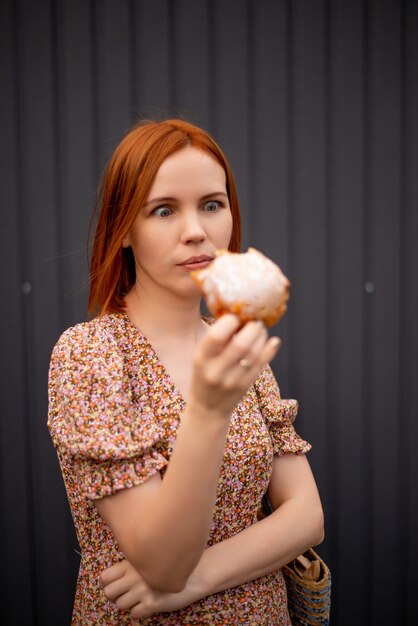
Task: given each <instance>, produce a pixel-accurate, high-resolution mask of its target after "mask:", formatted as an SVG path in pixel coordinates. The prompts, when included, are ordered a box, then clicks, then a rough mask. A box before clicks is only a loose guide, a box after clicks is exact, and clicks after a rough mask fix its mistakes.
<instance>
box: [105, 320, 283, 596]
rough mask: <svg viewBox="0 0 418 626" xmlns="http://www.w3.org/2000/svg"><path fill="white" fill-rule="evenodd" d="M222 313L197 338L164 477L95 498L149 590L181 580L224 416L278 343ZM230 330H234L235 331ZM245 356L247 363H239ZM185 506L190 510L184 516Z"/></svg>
mask: <svg viewBox="0 0 418 626" xmlns="http://www.w3.org/2000/svg"><path fill="white" fill-rule="evenodd" d="M238 326H239V322H238V319H237V318H236V317H235V316H232V315H225V316H223V317H222V318H221V319H220V320H218V321H217V322H215V324H213V326H211V327H210V328H209V330H208V331H207V334H206V336H205V337H204V339H203V340H202V342H201V343H200V344H199V346H198V349H197V352H196V358H195V363H194V370H193V379H192V384H191V389H190V394H189V398H188V402H187V406H186V409H185V411H184V414H183V416H182V420H181V425H180V427H179V429H178V434H177V438H176V444H175V448H174V451H173V454H172V456H171V458H170V462H169V464H168V468H167V471H166V473H165V476H164V479H163V480H161V479H160V476H159V475H154V476H153V477H152V478H150V479H149V480H147V481H146V482H145V483H144V484H142V485H139V486H136V487H132V488H130V489H124V490H121V491H120V492H118V493H117V494H115V495H112V496H109V497H106V498H103V499H101V500H96V501H95V505H96V507H97V509H98V511H99V513H100V515H101V516H102V517H103V519H104V520H105V522H106V523H107V524H108V526H109V527H110V529H111V530H112V533H113V535H114V536H115V538H116V540H117V542H118V544H119V546H120V549H121V550H122V551H123V552H124V554H125V555H126V556H127V558H128V560H129V561H130V562H131V563H132V565H133V566H134V567H135V568H136V569H137V571H138V572H139V573H140V575H141V576H142V578H143V579H144V580H145V581H146V583H147V584H148V585H149V586H150V587H151V588H153V589H155V590H160V591H170V592H176V591H180V590H181V589H183V588H184V586H185V585H186V582H187V580H188V578H189V576H190V574H191V572H192V571H193V570H194V568H195V567H196V565H197V563H198V562H199V560H200V558H201V555H202V552H203V551H204V549H205V546H206V543H207V539H208V536H209V531H210V525H211V521H212V515H213V508H214V504H215V499H216V491H217V483H218V478H219V470H220V466H221V463H222V459H223V454H224V447H225V441H226V435H227V432H228V428H229V419H230V415H231V413H232V411H233V408H234V406H235V405H236V404H237V402H238V401H239V400H240V399H241V397H242V396H243V395H244V393H245V392H246V390H247V389H248V388H249V387H250V386H251V384H252V383H253V382H254V380H255V379H256V377H257V375H258V374H259V372H260V370H261V369H262V367H263V366H264V364H265V363H266V362H268V361H270V360H271V359H272V358H273V357H274V355H275V353H276V352H277V348H278V341H277V340H275V338H273V339H268V337H267V333H266V330H265V329H264V327H263V326H262V325H261V324H259V323H254V322H250V323H248V324H247V325H246V326H245V327H244V328H243V329H241V330H240V331H238V332H236V331H237V329H238ZM235 333H236V334H235ZM244 357H245V358H246V359H247V360H248V361H249V362H250V363H252V364H253V365H252V367H251V368H249V369H245V370H244V369H243V368H242V367H240V366H239V361H240V359H242V358H244ZM185 511H191V512H192V514H190V515H185V514H184V513H185Z"/></svg>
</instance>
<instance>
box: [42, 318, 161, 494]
mask: <svg viewBox="0 0 418 626" xmlns="http://www.w3.org/2000/svg"><path fill="white" fill-rule="evenodd" d="M124 370H125V368H124V360H123V354H122V352H121V350H120V349H119V348H118V346H117V344H116V341H115V339H114V338H113V337H112V335H111V334H110V333H106V331H105V329H100V328H97V326H95V325H94V322H89V323H85V324H78V325H77V326H74V327H72V328H70V329H68V330H67V331H66V332H65V333H63V335H62V336H61V338H60V339H59V341H58V343H57V344H56V346H55V348H54V350H53V352H52V356H51V363H50V370H49V385H48V391H49V411H48V428H49V430H50V433H51V436H52V440H53V442H54V445H55V447H56V449H57V451H58V455H59V457H60V460H62V462H64V463H72V467H73V470H74V472H75V474H76V480H77V488H78V489H80V490H81V493H82V496H83V497H85V498H89V499H96V498H102V497H104V496H108V495H111V494H113V493H115V492H116V491H118V490H120V489H124V488H127V487H132V486H134V485H138V484H141V483H143V482H145V481H146V480H147V479H148V478H150V477H151V476H152V475H153V474H155V473H156V472H157V471H159V470H161V469H162V468H163V467H165V466H166V465H167V460H166V458H165V457H164V456H163V455H162V454H161V452H160V451H159V450H158V448H159V444H161V442H162V439H163V437H164V431H163V429H162V427H161V426H160V425H159V424H158V423H157V421H156V420H155V417H154V415H153V413H152V411H151V409H150V407H149V406H148V405H147V402H146V401H143V402H139V403H137V404H136V405H135V404H133V402H132V390H131V385H130V381H129V378H128V376H127V374H126V373H125V371H124Z"/></svg>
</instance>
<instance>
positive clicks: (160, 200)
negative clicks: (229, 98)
mask: <svg viewBox="0 0 418 626" xmlns="http://www.w3.org/2000/svg"><path fill="white" fill-rule="evenodd" d="M231 233H232V215H231V210H230V207H229V201H228V195H227V191H226V175H225V171H224V169H223V168H222V166H221V165H220V164H219V163H218V162H217V161H216V160H215V159H213V158H212V157H211V156H210V155H209V154H208V153H206V152H204V151H202V150H199V149H198V148H194V147H192V146H187V147H186V148H183V149H181V150H179V151H178V152H175V153H174V154H172V155H170V156H169V157H167V159H166V160H165V161H164V162H163V163H162V165H161V167H160V169H159V170H158V172H157V176H156V177H155V180H154V183H153V185H152V188H151V190H150V193H149V196H148V199H147V201H146V203H145V205H144V206H143V207H141V208H140V210H139V212H138V215H137V217H136V220H135V222H134V224H133V226H132V228H131V230H130V231H129V233H128V236H127V237H126V238H125V239H124V242H123V245H124V246H131V247H132V250H133V254H134V257H135V267H136V281H137V286H138V287H139V288H140V289H141V288H143V289H145V290H147V293H149V292H150V291H149V290H150V289H152V290H153V291H154V292H155V290H164V291H165V290H169V291H171V292H173V293H175V294H176V295H178V296H181V297H184V296H194V297H196V296H197V295H198V288H197V286H196V285H195V283H194V282H193V280H192V279H191V277H190V272H191V271H192V270H193V269H199V268H202V267H206V265H208V264H209V263H210V261H211V259H213V257H214V255H215V251H216V249H217V248H227V247H228V244H229V241H230V238H231Z"/></svg>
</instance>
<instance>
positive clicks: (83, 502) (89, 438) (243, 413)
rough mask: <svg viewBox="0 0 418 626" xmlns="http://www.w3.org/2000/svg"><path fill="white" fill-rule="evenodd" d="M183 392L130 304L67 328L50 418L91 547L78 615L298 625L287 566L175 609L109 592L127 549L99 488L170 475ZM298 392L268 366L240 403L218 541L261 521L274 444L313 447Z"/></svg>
mask: <svg viewBox="0 0 418 626" xmlns="http://www.w3.org/2000/svg"><path fill="white" fill-rule="evenodd" d="M184 407H185V402H184V400H183V398H182V397H181V394H180V392H179V391H178V390H177V389H176V387H175V385H174V383H173V381H172V379H171V378H170V376H169V375H168V374H167V372H166V370H165V369H164V366H163V365H162V363H161V362H160V361H159V359H158V357H157V355H156V353H155V352H154V350H153V348H152V346H151V345H150V343H149V342H148V340H147V339H146V337H144V336H143V335H142V334H141V333H140V331H139V330H138V329H137V328H136V327H135V326H134V325H133V324H132V323H131V322H130V320H129V318H128V317H127V315H125V314H123V313H112V314H106V315H104V316H103V317H102V318H96V319H94V320H93V321H91V322H86V323H82V324H78V325H77V326H74V327H72V328H70V329H68V330H67V331H66V332H65V333H63V335H62V336H61V338H60V339H59V341H58V343H57V345H56V346H55V348H54V350H53V353H52V357H51V366H50V373H49V416H48V427H49V430H50V433H51V436H52V440H53V443H54V446H55V448H56V450H57V453H58V459H59V463H60V466H61V472H62V476H63V479H64V482H65V487H66V490H67V495H68V500H69V503H70V507H71V512H72V516H73V520H74V524H75V528H76V532H77V537H78V541H79V544H80V548H81V555H82V556H81V563H80V571H79V575H78V581H77V589H76V595H75V602H74V610H73V618H72V624H73V625H77V626H88V625H96V624H103V625H106V626H108V625H112V624H118V625H122V624H132V625H133V624H142V625H144V626H145V625H151V624H166V625H169V626H174V625H175V626H179V625H181V624H213V625H216V626H219V625H221V624H231V625H235V624H247V625H254V626H263V625H265V626H273V625H276V624H277V625H280V626H281V625H289V624H290V620H289V616H288V611H287V600H286V587H285V583H284V579H283V576H282V573H281V571H280V570H277V571H274V572H272V573H270V574H268V575H266V576H262V577H261V578H258V579H256V580H253V581H251V582H248V583H245V584H243V585H240V586H238V587H234V588H233V589H229V590H227V591H222V592H220V593H216V594H214V595H211V596H208V597H206V598H203V599H202V600H199V601H198V602H195V603H194V604H192V605H190V606H189V607H187V608H184V609H181V610H179V611H174V612H171V613H159V614H155V615H153V616H152V617H149V618H145V619H140V620H138V619H136V620H135V619H133V618H131V617H130V615H129V613H128V612H123V611H119V609H118V608H117V607H116V605H115V604H114V603H113V602H111V601H109V600H107V598H106V597H105V595H104V593H103V590H102V589H101V588H100V587H99V585H98V575H99V573H100V572H101V571H102V570H104V569H105V568H107V567H109V566H110V565H112V564H114V563H116V562H117V561H120V560H122V559H123V558H124V555H123V553H122V552H121V551H120V549H119V547H118V544H117V542H116V540H115V538H114V536H113V535H112V532H111V531H110V529H109V527H108V526H107V525H106V524H105V522H104V521H103V519H102V518H101V517H100V515H99V513H98V512H97V509H96V507H95V506H94V500H95V499H97V498H103V497H104V496H108V495H110V494H114V493H115V492H117V491H118V490H119V489H127V488H129V487H132V486H134V485H140V484H141V483H143V482H144V481H146V480H147V479H148V478H150V477H151V476H152V475H153V474H155V473H156V472H159V473H160V474H161V476H163V475H164V472H165V470H166V467H167V464H168V462H169V460H170V455H171V454H172V451H173V446H174V443H175V439H176V432H177V428H178V426H179V422H180V420H181V415H182V411H183V410H184ZM297 408H298V407H297V402H296V400H282V399H281V398H280V394H279V389H278V386H277V383H276V381H275V378H274V376H273V374H272V371H271V369H270V367H268V366H267V367H266V368H265V369H264V370H263V372H262V373H261V375H260V376H259V378H258V380H257V381H256V382H255V384H254V385H253V386H252V387H251V388H250V389H249V391H248V392H247V393H246V395H245V396H244V397H243V399H242V400H241V402H240V403H239V404H238V405H237V406H236V408H235V410H234V413H233V415H232V418H231V424H230V428H229V431H228V435H227V441H226V447H225V453H224V459H223V463H222V466H221V470H220V477H219V484H218V491H217V498H216V505H215V509H214V514H213V521H212V527H211V531H210V536H209V539H208V544H207V545H208V546H211V545H213V544H215V543H217V542H220V541H224V540H225V539H228V538H229V537H231V536H232V535H235V534H236V533H239V532H240V531H242V530H243V529H245V528H246V527H248V526H249V525H251V524H255V523H257V511H258V509H259V506H260V501H261V498H262V496H263V494H264V493H265V491H266V489H267V486H268V484H269V480H270V475H271V471H272V463H273V455H274V454H283V453H285V452H296V453H300V454H303V453H305V452H307V451H308V450H309V449H310V445H309V444H308V443H307V442H306V441H303V440H302V439H301V438H300V437H299V436H298V435H297V434H296V432H295V430H294V428H293V425H292V422H293V420H294V418H295V416H296V413H297Z"/></svg>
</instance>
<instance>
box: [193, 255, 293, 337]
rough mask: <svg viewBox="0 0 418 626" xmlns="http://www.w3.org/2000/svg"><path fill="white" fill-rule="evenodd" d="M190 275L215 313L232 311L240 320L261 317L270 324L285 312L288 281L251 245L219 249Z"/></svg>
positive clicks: (275, 266) (278, 269) (218, 315)
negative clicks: (239, 249) (242, 248)
mask: <svg viewBox="0 0 418 626" xmlns="http://www.w3.org/2000/svg"><path fill="white" fill-rule="evenodd" d="M191 276H192V277H193V279H194V280H195V281H196V283H197V284H198V285H199V287H200V289H201V290H202V293H203V295H204V297H205V300H206V304H207V306H208V309H209V311H210V312H211V313H212V314H213V315H214V316H215V317H220V316H221V315H223V314H224V313H234V314H235V315H238V317H239V318H240V319H241V321H242V323H243V324H244V323H246V322H248V321H250V320H262V321H263V322H264V323H265V324H266V326H272V325H273V324H275V323H276V322H278V321H279V319H280V318H281V317H282V316H283V315H284V313H285V312H286V309H287V304H286V303H287V301H288V299H289V288H290V283H289V281H288V280H287V278H286V276H285V275H284V274H283V272H282V271H281V269H280V268H279V267H278V266H277V265H276V264H275V263H273V261H271V260H270V259H268V258H267V257H266V256H264V254H262V253H261V252H258V250H255V249H254V248H249V249H248V252H246V253H243V254H238V253H232V252H228V251H227V250H219V251H218V252H217V254H216V258H215V259H214V260H213V261H212V263H211V264H210V265H209V266H208V267H207V268H205V269H202V270H197V271H195V272H191Z"/></svg>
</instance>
